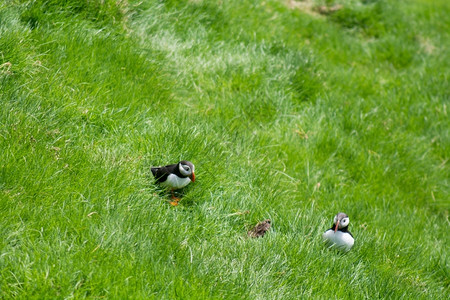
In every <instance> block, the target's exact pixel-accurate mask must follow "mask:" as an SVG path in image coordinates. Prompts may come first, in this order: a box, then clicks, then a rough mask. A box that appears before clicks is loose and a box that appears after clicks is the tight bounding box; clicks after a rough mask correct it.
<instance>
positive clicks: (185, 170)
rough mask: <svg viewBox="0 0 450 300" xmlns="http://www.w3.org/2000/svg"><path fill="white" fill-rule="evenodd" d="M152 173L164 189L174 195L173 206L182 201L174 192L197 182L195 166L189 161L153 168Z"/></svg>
mask: <svg viewBox="0 0 450 300" xmlns="http://www.w3.org/2000/svg"><path fill="white" fill-rule="evenodd" d="M151 171H152V174H153V176H154V177H155V179H156V181H157V182H158V183H159V184H160V185H161V186H163V187H166V188H168V189H169V190H170V192H171V193H172V201H171V202H170V204H172V205H173V206H177V205H178V201H180V199H178V198H176V197H175V195H174V193H173V191H174V190H178V189H181V188H183V187H185V186H186V185H188V184H189V183H190V182H191V181H192V182H194V181H195V173H194V171H195V166H194V164H193V163H191V162H190V161H187V160H182V161H180V162H178V163H176V164H172V165H167V166H161V167H151Z"/></svg>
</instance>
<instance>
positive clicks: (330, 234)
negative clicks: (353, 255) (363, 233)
mask: <svg viewBox="0 0 450 300" xmlns="http://www.w3.org/2000/svg"><path fill="white" fill-rule="evenodd" d="M349 223H350V218H349V217H348V216H347V214H345V213H338V214H337V215H336V216H335V217H334V223H333V226H331V228H330V229H328V230H327V231H325V233H324V234H323V239H324V240H325V242H327V243H328V244H329V245H330V246H331V247H336V248H339V249H341V250H346V251H348V250H350V249H351V248H352V247H353V244H354V243H355V239H354V238H353V235H352V234H351V233H350V231H348V224H349Z"/></svg>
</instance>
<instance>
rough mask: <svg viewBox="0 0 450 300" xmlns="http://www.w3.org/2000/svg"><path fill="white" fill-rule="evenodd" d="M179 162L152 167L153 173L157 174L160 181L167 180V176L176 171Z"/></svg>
mask: <svg viewBox="0 0 450 300" xmlns="http://www.w3.org/2000/svg"><path fill="white" fill-rule="evenodd" d="M177 166H178V164H173V165H168V166H163V167H151V170H152V174H153V176H155V178H156V180H157V181H158V182H164V181H166V180H167V177H168V176H169V175H170V174H172V173H174V172H175V170H176V169H177V168H176V167H177Z"/></svg>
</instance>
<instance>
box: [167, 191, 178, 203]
mask: <svg viewBox="0 0 450 300" xmlns="http://www.w3.org/2000/svg"><path fill="white" fill-rule="evenodd" d="M171 192H172V201H170V202H169V203H170V204H171V205H172V206H177V205H178V202H179V201H180V199H178V198H177V197H175V195H174V193H173V190H172V191H171Z"/></svg>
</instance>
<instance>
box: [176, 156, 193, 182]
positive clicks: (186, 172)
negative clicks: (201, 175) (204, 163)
mask: <svg viewBox="0 0 450 300" xmlns="http://www.w3.org/2000/svg"><path fill="white" fill-rule="evenodd" d="M178 168H179V170H180V173H181V174H182V175H183V176H185V177H189V178H190V179H191V181H192V182H194V181H195V173H194V171H195V166H194V165H193V164H192V163H191V162H190V161H187V160H182V161H180V162H179V163H178Z"/></svg>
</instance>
